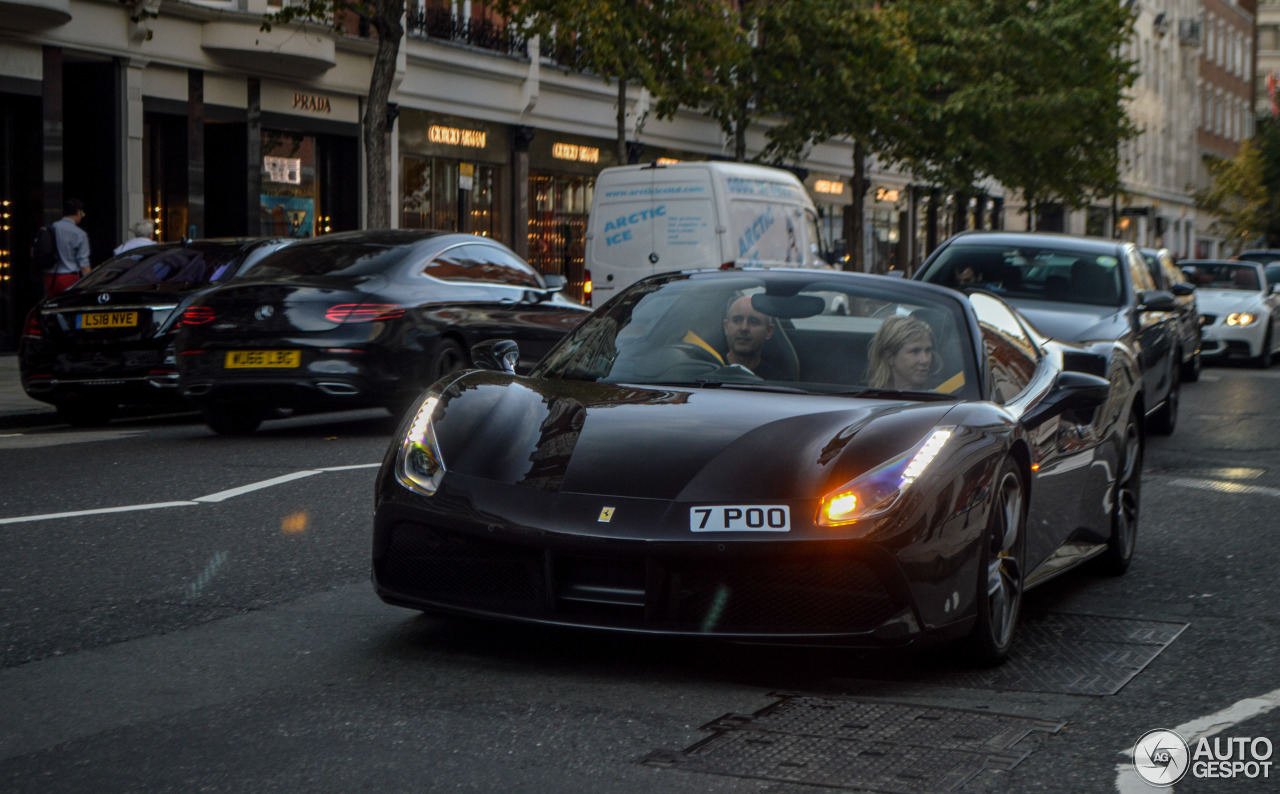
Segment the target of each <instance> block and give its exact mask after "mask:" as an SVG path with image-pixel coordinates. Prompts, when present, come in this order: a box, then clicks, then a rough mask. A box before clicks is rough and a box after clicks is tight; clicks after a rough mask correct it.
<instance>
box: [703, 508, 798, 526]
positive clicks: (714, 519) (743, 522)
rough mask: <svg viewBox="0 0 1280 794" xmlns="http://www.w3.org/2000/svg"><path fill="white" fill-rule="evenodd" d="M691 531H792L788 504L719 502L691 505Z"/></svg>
mask: <svg viewBox="0 0 1280 794" xmlns="http://www.w3.org/2000/svg"><path fill="white" fill-rule="evenodd" d="M689 531H690V532H790V531H791V508H790V507H788V506H786V505H716V506H714V507H691V508H689Z"/></svg>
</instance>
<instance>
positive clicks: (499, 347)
mask: <svg viewBox="0 0 1280 794" xmlns="http://www.w3.org/2000/svg"><path fill="white" fill-rule="evenodd" d="M519 361H520V346H519V345H517V344H516V343H515V342H514V341H512V340H510V339H488V340H486V341H484V342H481V343H479V344H477V345H472V346H471V363H473V364H475V365H476V366H477V367H479V368H480V369H487V370H490V371H493V372H507V373H510V374H512V375H514V374H516V364H517V363H518V362H519Z"/></svg>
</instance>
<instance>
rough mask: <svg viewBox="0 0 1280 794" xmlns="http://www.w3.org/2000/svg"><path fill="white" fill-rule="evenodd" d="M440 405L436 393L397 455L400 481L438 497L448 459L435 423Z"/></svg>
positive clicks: (421, 407) (420, 410) (420, 409)
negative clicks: (443, 453)
mask: <svg viewBox="0 0 1280 794" xmlns="http://www.w3.org/2000/svg"><path fill="white" fill-rule="evenodd" d="M439 404H440V398H439V396H438V395H436V394H431V395H430V396H429V397H427V399H425V400H423V401H422V404H421V405H419V406H418V411H417V413H415V414H414V415H413V422H412V423H411V424H410V425H409V430H408V432H406V433H405V435H404V440H403V441H401V442H400V452H399V454H397V455H396V479H397V480H399V481H400V484H401V485H403V486H404V487H406V488H408V489H409V490H411V491H415V492H417V493H420V494H423V495H425V496H431V495H432V494H434V493H435V492H436V489H437V488H439V487H440V480H442V479H443V478H444V458H443V457H442V456H441V455H440V445H439V444H438V443H437V442H436V433H435V428H434V427H432V424H431V419H432V415H433V414H434V413H435V410H436V406H437V405H439Z"/></svg>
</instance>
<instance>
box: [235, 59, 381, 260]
mask: <svg viewBox="0 0 1280 794" xmlns="http://www.w3.org/2000/svg"><path fill="white" fill-rule="evenodd" d="M261 91H262V93H261V104H262V129H261V131H260V133H259V134H260V137H261V144H260V151H261V153H262V154H261V158H262V162H261V170H260V172H259V173H258V174H254V175H252V176H255V177H258V178H259V179H260V188H259V198H258V211H259V224H260V227H261V230H262V234H266V235H275V236H280V237H315V236H318V235H321V234H327V233H329V232H335V231H346V230H350V229H357V228H359V227H360V206H359V189H358V188H357V187H356V186H357V185H358V184H359V178H360V165H359V163H360V148H359V113H360V108H359V103H358V102H357V101H356V99H355V98H354V97H343V96H335V95H332V94H326V93H319V92H316V91H308V90H306V89H301V88H297V87H291V86H287V85H283V84H276V83H265V82H264V83H263V84H262V87H261ZM250 134H252V133H250Z"/></svg>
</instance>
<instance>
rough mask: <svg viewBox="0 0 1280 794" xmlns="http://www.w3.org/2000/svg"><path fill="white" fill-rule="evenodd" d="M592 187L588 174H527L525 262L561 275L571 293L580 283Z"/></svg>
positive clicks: (592, 180) (593, 186)
mask: <svg viewBox="0 0 1280 794" xmlns="http://www.w3.org/2000/svg"><path fill="white" fill-rule="evenodd" d="M594 188H595V179H594V178H592V177H585V176H551V175H545V174H530V175H529V264H531V265H533V266H534V267H536V268H537V269H538V270H539V271H541V272H543V273H557V274H559V275H562V276H564V277H565V278H566V279H567V280H568V282H569V285H570V292H571V293H573V292H574V291H575V290H580V289H581V286H582V282H583V262H584V259H585V253H586V236H587V214H588V212H589V211H590V209H591V195H592V191H593V190H594Z"/></svg>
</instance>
